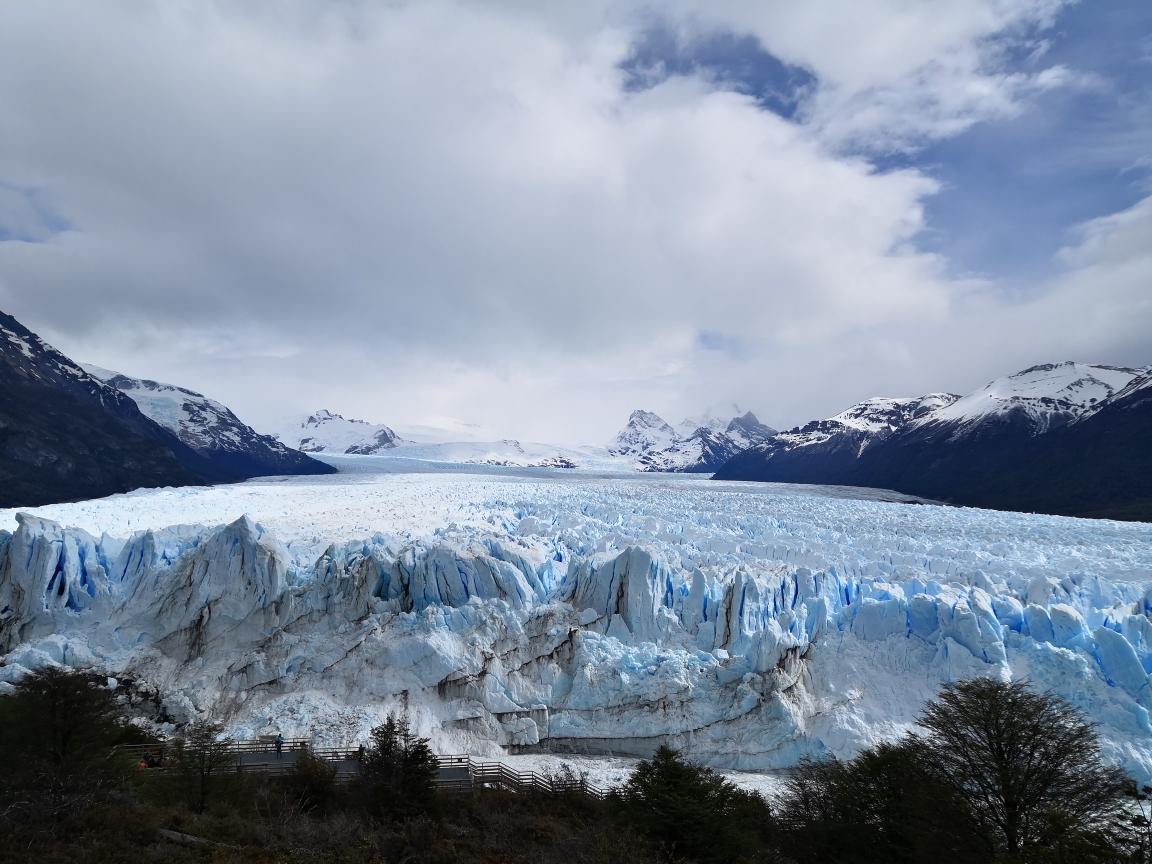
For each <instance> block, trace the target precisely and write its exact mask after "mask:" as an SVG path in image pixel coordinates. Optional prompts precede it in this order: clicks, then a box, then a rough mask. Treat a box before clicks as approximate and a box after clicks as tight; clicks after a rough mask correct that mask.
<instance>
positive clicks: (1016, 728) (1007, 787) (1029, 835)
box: [917, 678, 1127, 861]
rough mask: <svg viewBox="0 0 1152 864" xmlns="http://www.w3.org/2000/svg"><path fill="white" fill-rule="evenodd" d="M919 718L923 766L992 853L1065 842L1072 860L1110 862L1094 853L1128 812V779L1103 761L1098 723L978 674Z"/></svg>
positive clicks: (1023, 852) (944, 693)
mask: <svg viewBox="0 0 1152 864" xmlns="http://www.w3.org/2000/svg"><path fill="white" fill-rule="evenodd" d="M919 723H920V725H921V726H922V727H923V728H924V729H925V730H927V734H926V735H925V736H924V737H923V738H921V739H919V740H918V742H917V744H918V746H920V747H921V748H922V750H923V757H922V760H923V764H924V766H925V768H926V770H927V771H928V772H929V773H930V774H931V776H933V777H934V778H935V779H936V780H937V781H938V782H939V783H941V784H942V785H943V786H945V787H947V788H949V789H951V790H953V792H954V793H955V794H956V795H957V796H958V797H959V798H960V799H962V800H963V801H964V802H965V804H966V805H967V808H968V811H969V813H970V814H971V817H972V819H973V827H974V829H975V830H977V831H978V832H979V834H980V835H981V837H983V838H984V840H985V842H986V843H987V846H988V852H989V853H1006V854H1008V855H1009V856H1024V857H1025V858H1035V854H1034V853H1036V852H1038V850H1049V851H1048V852H1045V856H1048V855H1049V853H1053V854H1054V853H1055V852H1060V850H1062V849H1064V848H1065V847H1068V848H1074V849H1076V850H1079V851H1078V852H1077V853H1076V856H1075V857H1076V860H1080V861H1090V860H1110V859H1109V858H1108V857H1107V856H1106V855H1105V856H1104V857H1100V853H1098V852H1096V851H1093V850H1096V849H1097V848H1108V847H1109V846H1110V844H1111V842H1112V841H1111V840H1110V838H1111V837H1113V835H1114V834H1115V832H1116V830H1117V827H1118V825H1119V824H1120V822H1121V821H1122V820H1123V819H1124V818H1125V817H1126V815H1127V814H1126V811H1125V807H1124V805H1125V795H1124V793H1125V788H1126V784H1125V778H1124V775H1123V774H1122V773H1121V772H1120V771H1119V770H1118V769H1115V768H1106V767H1104V766H1103V765H1102V764H1101V762H1100V745H1099V742H1098V740H1097V737H1096V732H1095V730H1094V729H1093V728H1092V726H1091V725H1089V724H1088V723H1087V722H1085V720H1084V717H1083V716H1082V715H1081V714H1080V713H1079V712H1078V711H1076V710H1075V709H1074V708H1072V707H1071V706H1070V705H1068V704H1067V703H1066V702H1064V701H1063V700H1061V699H1058V698H1056V697H1055V696H1051V695H1048V694H1043V693H1036V692H1034V691H1032V690H1030V689H1029V688H1028V687H1027V685H1026V684H1023V683H1019V682H1017V683H1011V684H1005V683H1002V682H1000V681H992V680H990V679H987V678H974V679H971V680H968V681H961V682H960V683H958V684H947V685H945V686H944V688H943V689H942V690H941V692H940V695H939V697H938V698H937V700H936V701H933V702H930V703H929V704H928V706H927V707H926V708H925V709H924V712H923V713H922V714H921V716H920V718H919ZM1061 854H1063V853H1061ZM1035 860H1059V859H1052V858H1050V857H1041V858H1035Z"/></svg>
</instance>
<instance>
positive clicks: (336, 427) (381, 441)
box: [278, 409, 403, 456]
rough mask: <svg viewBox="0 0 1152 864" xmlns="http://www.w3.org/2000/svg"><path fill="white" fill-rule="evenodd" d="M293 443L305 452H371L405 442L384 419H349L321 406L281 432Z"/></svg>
mask: <svg viewBox="0 0 1152 864" xmlns="http://www.w3.org/2000/svg"><path fill="white" fill-rule="evenodd" d="M278 437H279V438H280V440H281V441H283V442H284V443H285V444H287V445H288V446H289V447H293V448H295V449H297V450H301V451H303V452H305V453H349V454H354V455H360V456H369V455H372V454H373V453H379V452H381V451H382V450H389V449H391V448H393V447H396V446H398V445H399V444H402V443H403V439H402V438H401V437H400V436H398V435H397V434H396V433H395V432H393V431H392V430H391V429H389V428H388V427H387V426H385V425H384V424H383V423H368V422H367V421H365V420H347V419H345V418H344V417H342V416H341V415H339V414H333V413H332V412H331V411H328V410H326V409H321V410H319V411H317V412H316V413H315V414H310V415H309V416H308V417H306V418H305V419H304V420H303V421H301V422H300V423H299V424H298V425H297V426H294V427H293V428H292V429H290V430H288V431H287V432H285V433H283V434H281V435H280V436H278Z"/></svg>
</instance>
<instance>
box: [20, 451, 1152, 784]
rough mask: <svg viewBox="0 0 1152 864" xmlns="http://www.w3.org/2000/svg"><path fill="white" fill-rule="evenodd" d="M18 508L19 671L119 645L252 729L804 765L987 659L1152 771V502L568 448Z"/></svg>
mask: <svg viewBox="0 0 1152 864" xmlns="http://www.w3.org/2000/svg"><path fill="white" fill-rule="evenodd" d="M344 458H349V457H344ZM248 513H251V514H252V515H251V516H249V515H245V514H248ZM236 514H239V515H236ZM181 517H194V518H197V519H203V520H204V521H205V522H206V523H207V524H209V525H216V526H217V527H202V526H187V525H184V526H179V525H174V522H175V521H179V520H180V519H181ZM130 520H135V521H134V524H133V525H132V526H131V527H130V528H129V530H128V531H127V532H125V531H124V530H123V529H124V528H125V526H126V525H127V523H128V521H130ZM138 520H142V521H138ZM169 520H171V521H169ZM353 522H354V524H353ZM221 523H224V524H221ZM164 524H167V525H174V527H162V526H163V525H164ZM0 525H6V526H11V527H12V528H13V529H15V530H14V531H13V533H11V534H9V533H7V532H0V609H2V610H3V612H2V614H0V651H2V652H4V655H3V659H2V665H0V680H4V681H11V680H15V679H16V678H18V677H19V676H20V675H21V674H24V670H26V669H28V668H33V667H36V666H39V665H43V664H45V663H53V662H54V663H66V664H69V665H73V666H82V667H88V668H94V669H97V670H99V671H101V672H102V673H104V674H107V675H110V676H113V677H117V678H118V679H120V680H121V681H124V682H125V684H124V686H135V687H139V688H141V689H143V690H147V691H148V692H151V693H156V694H158V699H159V702H160V704H161V705H162V707H163V709H164V711H166V712H167V716H168V717H170V718H171V719H172V720H175V721H177V722H183V721H186V720H190V719H193V718H196V717H202V716H208V717H214V718H219V719H221V720H223V721H224V722H225V723H226V724H227V726H228V728H229V730H230V731H231V732H232V733H233V734H235V735H239V736H244V737H250V736H254V735H256V734H267V733H274V732H282V733H284V734H286V735H291V736H297V735H300V736H311V737H312V738H313V740H314V741H315V742H316V744H317V745H328V744H331V745H340V746H348V745H354V744H355V743H358V742H359V741H362V740H363V739H364V737H365V736H366V734H367V731H368V730H369V729H370V728H371V726H372V725H374V724H375V723H378V722H379V720H380V718H381V716H382V715H383V714H384V713H385V712H387V711H388V710H395V709H398V708H400V707H401V706H402V705H404V706H407V708H408V710H409V714H410V717H411V718H412V720H413V723H414V725H415V726H416V728H417V731H418V732H420V734H424V735H430V736H432V738H433V743H434V745H435V746H436V747H437V748H438V749H440V750H441V751H448V752H460V751H461V750H468V751H471V752H474V753H477V754H484V753H487V754H492V753H495V752H498V750H499V748H501V747H511V746H515V747H518V748H522V749H529V750H532V749H533V748H536V749H547V748H555V749H561V750H569V751H576V752H589V753H596V752H605V751H611V752H614V753H616V754H619V755H648V754H650V753H651V752H652V750H653V749H654V748H655V747H656V746H657V745H658V744H661V743H668V744H671V745H673V746H676V747H679V748H682V749H684V750H685V751H686V752H687V753H688V754H689V755H691V756H692V757H694V758H698V759H701V760H703V761H705V762H707V763H709V764H711V765H713V766H716V767H729V768H742V769H757V768H777V767H782V766H787V765H790V764H793V763H794V762H795V761H796V760H797V759H799V758H801V757H803V756H805V755H810V756H817V757H819V756H825V755H836V756H841V757H844V756H850V755H852V754H853V753H854V752H856V751H857V750H858V749H859V748H861V747H863V746H867V745H870V744H874V743H876V742H877V741H879V740H883V739H890V738H893V737H896V736H898V735H900V734H902V733H903V732H904V731H906V730H908V729H910V728H911V726H912V723H913V721H914V717H915V714H916V712H917V710H918V708H919V706H920V705H921V704H922V703H923V701H924V700H925V699H927V698H929V697H930V696H931V695H932V694H933V693H934V692H935V690H936V689H937V688H938V687H939V685H940V684H941V683H942V682H944V681H954V680H958V679H960V678H964V677H970V676H973V675H986V676H991V677H995V678H998V679H1002V680H1008V679H1023V678H1027V679H1028V680H1030V681H1031V682H1032V683H1033V685H1034V686H1036V687H1038V688H1040V689H1051V690H1052V692H1054V693H1055V694H1057V695H1059V696H1061V697H1063V698H1065V699H1068V700H1069V701H1070V702H1071V703H1072V704H1074V705H1075V706H1077V707H1078V708H1080V709H1081V710H1083V711H1085V712H1086V713H1087V714H1088V716H1089V717H1090V719H1092V720H1093V721H1094V722H1096V723H1098V724H1099V731H1100V734H1101V738H1102V741H1103V745H1104V755H1105V757H1106V758H1107V759H1108V760H1109V761H1111V762H1114V763H1116V764H1118V765H1121V766H1122V767H1124V769H1125V770H1127V771H1128V772H1129V773H1130V774H1132V775H1133V776H1134V777H1135V778H1136V779H1138V780H1140V781H1142V782H1147V781H1148V780H1149V779H1152V725H1150V723H1149V713H1148V712H1149V710H1150V709H1152V686H1150V679H1149V672H1150V671H1152V648H1150V646H1152V623H1150V622H1152V618H1150V617H1149V616H1150V613H1152V526H1148V525H1142V524H1126V523H1115V522H1100V521H1087V520H1075V519H1061V518H1057V517H1044V516H1035V515H1028V514H1017V513H998V512H989V511H977V510H966V509H962V508H939V507H922V506H919V507H913V506H907V505H898V504H883V503H876V502H868V501H846V500H836V499H831V498H820V497H813V496H807V495H800V494H796V493H795V492H794V491H793V494H790V495H781V494H775V493H772V492H768V491H764V490H763V489H758V490H749V489H747V487H738V486H724V485H722V484H717V483H713V482H709V481H704V480H702V479H701V480H697V479H695V478H653V479H646V478H642V477H635V478H631V479H614V480H596V479H589V478H586V477H573V475H571V474H568V473H566V472H556V474H555V475H554V476H553V477H550V478H547V479H527V478H500V479H491V478H478V477H476V476H474V475H472V476H469V475H462V474H440V475H434V474H422V475H412V474H407V475H374V476H367V475H366V476H360V477H353V476H336V477H325V478H285V479H283V480H279V481H275V482H273V481H264V482H251V483H247V484H243V485H240V486H232V487H217V488H213V489H193V490H162V491H161V492H157V493H152V494H144V493H135V494H133V495H125V496H116V497H114V498H111V499H103V500H101V501H92V502H79V503H77V504H66V505H55V506H53V507H45V508H39V509H38V510H37V511H35V512H31V513H27V514H24V515H19V516H17V515H16V514H14V513H12V512H11V511H8V512H0ZM0 687H2V685H0Z"/></svg>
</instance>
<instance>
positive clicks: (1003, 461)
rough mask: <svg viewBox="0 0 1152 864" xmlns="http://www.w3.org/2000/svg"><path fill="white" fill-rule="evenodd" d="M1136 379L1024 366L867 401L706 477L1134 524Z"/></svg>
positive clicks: (1148, 489) (1143, 476) (1116, 371)
mask: <svg viewBox="0 0 1152 864" xmlns="http://www.w3.org/2000/svg"><path fill="white" fill-rule="evenodd" d="M1146 378H1147V374H1146V372H1141V370H1137V369H1128V368H1123V367H1115V366H1101V365H1088V364H1081V363H1071V362H1069V363H1057V364H1046V365H1042V366H1034V367H1032V368H1030V369H1026V370H1024V371H1023V372H1019V373H1017V374H1015V375H1010V376H1007V377H1005V378H1000V379H997V380H996V381H993V382H992V383H990V384H988V385H987V386H985V387H983V388H981V389H980V390H977V391H975V392H973V393H970V394H968V395H967V396H964V397H955V396H952V395H949V394H933V395H931V396H926V397H921V398H920V399H895V400H891V399H890V400H881V399H872V400H868V401H867V402H863V403H860V404H859V405H856V406H853V407H852V408H850V409H848V411H845V412H843V413H842V414H839V415H837V416H836V417H833V418H829V419H828V420H822V421H816V422H814V423H809V424H807V425H806V426H803V427H799V428H797V429H793V430H790V431H788V432H784V433H781V434H779V435H776V436H775V437H773V438H772V439H770V440H769V441H767V442H765V443H763V444H760V445H759V446H756V447H754V448H752V449H750V450H749V451H747V452H745V453H741V454H739V455H737V456H735V457H734V458H733V459H732V460H730V461H729V462H728V463H727V464H726V465H724V466H723V467H722V468H721V469H720V470H719V471H718V472H717V474H716V476H717V478H718V479H742V480H764V481H775V482H793V483H830V484H843V485H853V486H873V487H880V488H885V489H895V490H897V491H900V492H905V493H907V494H912V495H921V496H924V497H928V498H935V499H938V500H942V501H947V502H950V503H955V504H964V505H970V506H977V507H990V508H1003V509H1027V510H1035V511H1038V512H1045V513H1056V514H1062V515H1109V514H1111V515H1123V514H1124V513H1126V514H1127V518H1135V515H1136V514H1137V513H1138V512H1146V511H1144V510H1141V508H1142V507H1145V506H1146V505H1145V504H1142V503H1141V502H1148V503H1152V466H1149V464H1148V459H1147V456H1146V455H1145V454H1146V451H1147V450H1148V445H1149V444H1150V443H1152V418H1150V417H1148V415H1147V414H1146V413H1145V412H1146V411H1147V410H1148V408H1149V407H1150V406H1149V405H1148V404H1147V397H1146V396H1145V395H1144V394H1145V391H1146V389H1147V388H1144V387H1141V386H1136V384H1137V382H1138V381H1139V380H1144V379H1146ZM1132 508H1136V509H1132ZM1147 512H1148V515H1152V510H1148V511H1147Z"/></svg>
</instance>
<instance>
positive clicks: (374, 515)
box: [0, 453, 921, 560]
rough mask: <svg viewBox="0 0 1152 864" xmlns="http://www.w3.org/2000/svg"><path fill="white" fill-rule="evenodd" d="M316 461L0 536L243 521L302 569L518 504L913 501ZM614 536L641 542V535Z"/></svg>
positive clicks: (483, 520)
mask: <svg viewBox="0 0 1152 864" xmlns="http://www.w3.org/2000/svg"><path fill="white" fill-rule="evenodd" d="M319 458H320V459H321V460H322V461H324V462H327V463H329V464H330V465H335V466H336V467H337V468H339V470H340V471H341V473H340V474H338V475H336V476H332V475H324V476H319V477H265V478H259V479H256V480H249V481H247V482H245V483H238V484H233V485H227V486H193V487H183V488H178V489H172V488H168V489H142V490H138V491H136V492H130V493H127V494H125V495H112V496H109V497H107V498H98V499H95V500H92V501H81V502H78V503H73V504H52V505H47V506H44V507H28V508H15V509H11V510H0V530H8V531H14V530H16V526H17V523H16V513H18V512H27V513H34V514H36V515H37V516H42V517H43V518H45V519H51V520H53V521H54V522H59V523H61V524H62V525H65V526H68V527H74V528H80V529H82V530H84V531H87V532H88V533H89V534H93V535H95V536H100V535H101V534H104V533H108V534H111V535H113V536H117V537H123V536H127V535H129V534H132V533H133V532H135V531H145V530H156V529H160V528H167V527H169V526H171V525H204V526H214V525H223V524H227V523H230V522H234V521H235V520H236V519H239V518H240V517H241V516H248V517H249V518H251V519H252V520H253V521H255V522H258V523H259V524H260V525H262V526H263V527H264V528H266V529H268V530H269V531H270V532H272V533H273V534H275V535H276V537H277V538H278V539H279V540H281V541H282V542H283V543H285V544H286V545H287V546H288V547H289V548H291V549H293V550H294V551H297V553H298V555H297V557H299V558H301V559H302V560H307V558H308V556H313V557H314V556H315V555H317V554H319V552H322V551H323V548H324V547H326V546H327V545H328V544H330V543H334V542H347V541H349V540H356V539H363V538H367V537H371V536H372V535H374V534H377V533H384V534H393V535H400V536H406V537H418V536H421V535H427V534H432V533H434V532H435V531H437V530H438V529H443V528H446V527H447V526H449V525H460V526H463V525H470V526H473V527H478V528H480V529H490V528H491V527H492V522H493V518H494V516H495V514H503V515H505V516H506V517H507V518H508V519H511V521H512V522H515V521H516V519H515V516H514V515H511V512H510V510H511V509H512V505H513V504H521V503H530V504H531V506H533V507H542V508H544V509H551V508H556V512H557V515H560V514H561V513H563V512H568V511H571V510H573V509H575V510H577V511H579V510H580V509H581V508H582V507H585V506H587V505H588V503H589V502H591V501H596V502H600V501H603V500H605V499H612V498H616V497H619V498H620V500H622V501H629V502H632V503H633V506H636V505H637V503H638V502H639V500H640V499H646V498H648V497H649V496H655V497H654V500H653V501H652V502H651V504H650V505H647V506H656V507H659V506H660V504H663V505H664V506H665V507H668V508H671V509H672V510H674V511H677V510H679V509H680V508H689V509H690V510H696V511H706V510H708V508H710V507H711V506H716V507H718V508H719V509H718V512H720V513H726V512H728V511H730V510H732V509H733V508H734V507H736V508H738V506H739V499H740V498H741V497H744V496H755V497H757V498H759V497H762V496H769V497H780V498H784V499H808V498H812V499H814V500H815V501H820V500H824V499H848V500H851V499H857V500H862V501H880V502H883V501H891V502H913V501H919V500H921V499H917V498H914V497H913V496H911V495H903V494H901V493H899V492H890V491H888V490H883V489H860V488H855V487H849V486H805V485H799V484H788V483H740V482H732V483H721V482H713V481H710V480H708V479H707V478H706V477H705V476H703V475H698V474H635V473H625V472H619V473H615V472H595V471H572V470H557V469H545V468H539V469H532V468H525V469H521V470H517V469H515V468H514V467H506V466H488V465H462V464H456V465H452V464H450V463H439V462H433V461H429V460H422V459H413V458H403V457H396V456H393V455H391V453H389V455H387V456H376V455H373V456H332V455H329V454H321V455H320V457H319ZM701 496H704V497H701ZM732 496H737V497H735V498H733V497H732ZM640 506H645V505H640ZM792 506H795V504H793V505H792ZM626 531H627V529H626ZM620 536H621V537H624V536H634V539H636V540H637V541H641V540H643V539H647V538H645V537H644V533H643V532H640V533H637V534H635V535H628V534H627V533H626V534H621V535H620Z"/></svg>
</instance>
